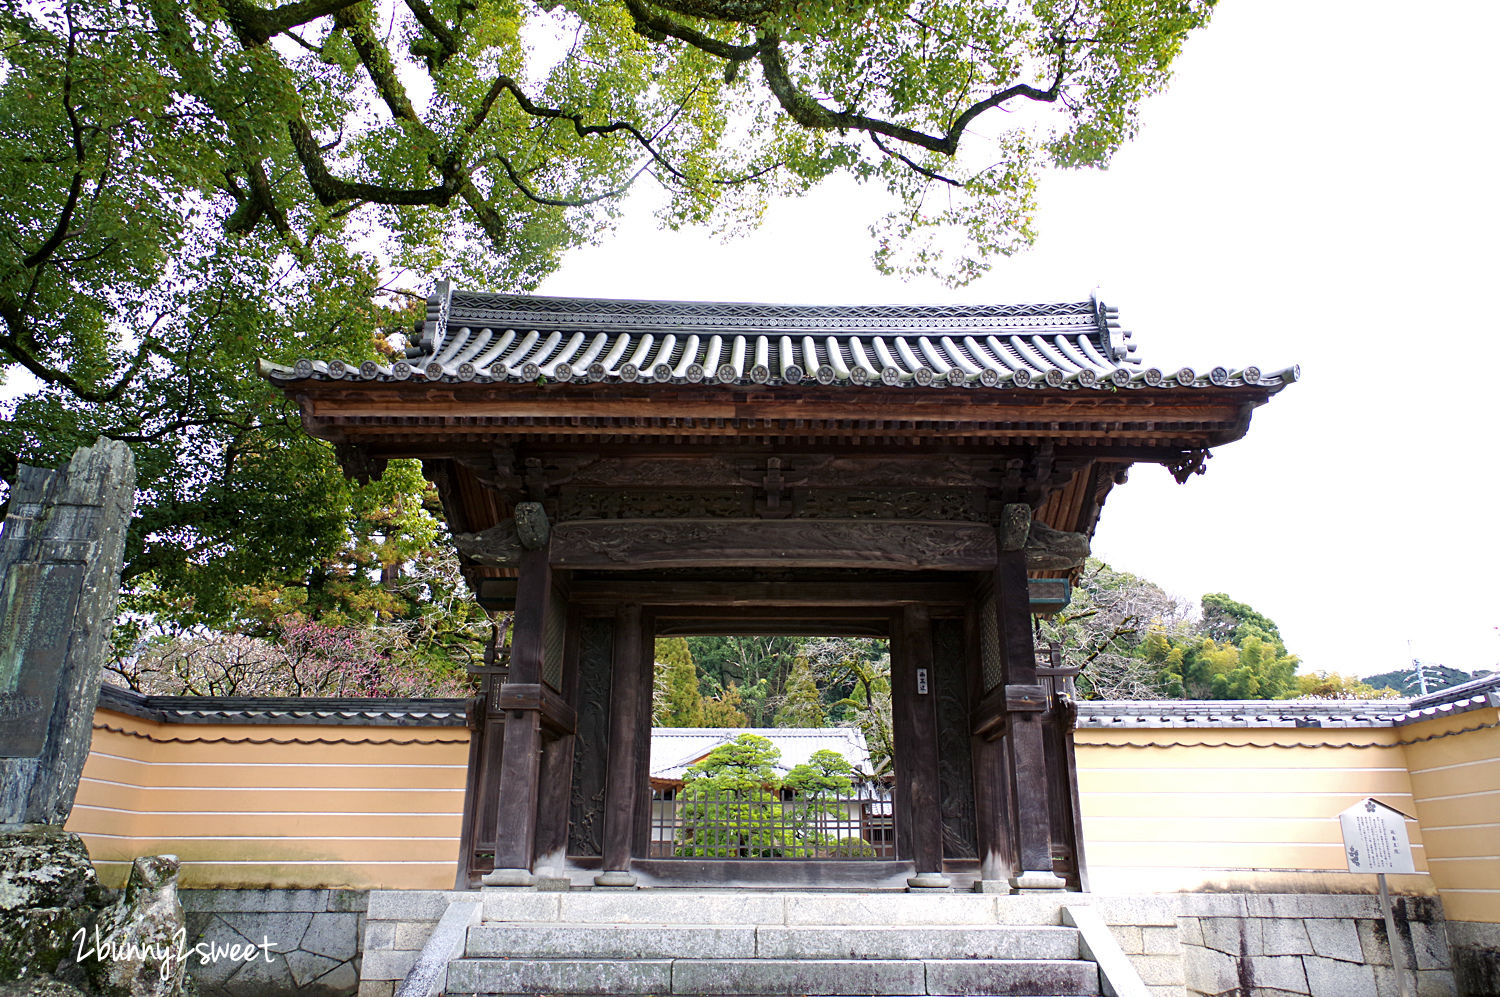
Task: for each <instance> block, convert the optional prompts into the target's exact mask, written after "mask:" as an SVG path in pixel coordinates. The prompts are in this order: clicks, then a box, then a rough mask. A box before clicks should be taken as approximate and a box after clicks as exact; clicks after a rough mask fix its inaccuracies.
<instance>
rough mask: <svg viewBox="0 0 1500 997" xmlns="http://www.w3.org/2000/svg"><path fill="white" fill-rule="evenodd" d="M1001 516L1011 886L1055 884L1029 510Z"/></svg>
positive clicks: (999, 586) (999, 575) (999, 609)
mask: <svg viewBox="0 0 1500 997" xmlns="http://www.w3.org/2000/svg"><path fill="white" fill-rule="evenodd" d="M1005 517H1006V523H1005V524H1003V525H1002V527H1001V531H1000V537H999V540H1000V543H999V547H1000V551H999V553H998V555H997V559H996V565H995V604H996V613H997V615H998V617H999V618H998V619H997V620H996V624H997V626H998V627H999V630H1000V660H1001V666H1002V669H1003V672H1004V675H1005V710H1006V714H1007V720H1008V723H1007V727H1006V736H1005V739H1004V744H1005V746H1006V749H1007V755H1008V756H1009V757H1008V761H1009V769H1010V776H1011V817H1012V820H1013V826H1014V828H1015V838H1016V853H1015V857H1016V859H1017V861H1018V863H1019V865H1020V871H1019V875H1017V876H1016V877H1015V878H1013V879H1012V881H1011V886H1012V887H1013V888H1014V889H1017V890H1034V889H1061V888H1063V887H1064V886H1065V885H1066V884H1065V883H1064V882H1063V880H1061V879H1060V878H1058V877H1057V876H1056V875H1055V874H1054V873H1053V871H1052V822H1051V819H1050V814H1049V810H1050V806H1049V803H1048V783H1049V780H1048V778H1047V758H1046V749H1045V745H1044V742H1043V736H1042V735H1043V732H1042V725H1041V715H1042V710H1044V709H1045V708H1046V705H1047V696H1046V691H1045V690H1044V689H1043V688H1042V686H1041V685H1040V683H1039V682H1038V679H1037V671H1036V648H1035V646H1034V644H1033V642H1032V635H1031V602H1030V594H1029V592H1028V590H1027V583H1026V551H1025V545H1026V537H1027V533H1028V531H1029V527H1030V518H1031V513H1030V509H1028V508H1027V507H1026V506H1021V505H1008V506H1006V507H1005ZM1021 521H1024V522H1021ZM1022 526H1024V527H1025V528H1021V527H1022Z"/></svg>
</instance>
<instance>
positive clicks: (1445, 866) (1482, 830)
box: [1401, 709, 1500, 923]
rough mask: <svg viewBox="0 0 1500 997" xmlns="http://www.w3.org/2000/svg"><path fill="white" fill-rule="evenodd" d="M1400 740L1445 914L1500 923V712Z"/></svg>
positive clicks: (1431, 725)
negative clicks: (1402, 742) (1402, 743)
mask: <svg viewBox="0 0 1500 997" xmlns="http://www.w3.org/2000/svg"><path fill="white" fill-rule="evenodd" d="M1401 738H1402V740H1404V741H1406V742H1407V744H1406V745H1405V748H1404V750H1405V752H1406V759H1407V764H1408V767H1409V771H1410V772H1411V785H1412V793H1413V796H1414V798H1415V806H1416V811H1415V815H1416V817H1417V818H1418V819H1420V820H1421V822H1422V832H1423V840H1424V841H1425V842H1426V844H1427V862H1428V864H1429V866H1430V867H1431V870H1432V879H1433V882H1434V883H1436V884H1437V888H1438V889H1439V890H1440V891H1441V892H1442V895H1443V910H1444V913H1445V914H1446V916H1447V918H1448V920H1450V921H1487V922H1490V923H1500V710H1496V709H1485V710H1471V711H1469V712H1467V713H1460V714H1458V715H1456V716H1449V717H1441V718H1438V719H1434V720H1426V721H1423V722H1422V723H1419V724H1412V725H1411V726H1408V727H1403V728H1401ZM1407 813H1412V811H1410V810H1408V811H1407Z"/></svg>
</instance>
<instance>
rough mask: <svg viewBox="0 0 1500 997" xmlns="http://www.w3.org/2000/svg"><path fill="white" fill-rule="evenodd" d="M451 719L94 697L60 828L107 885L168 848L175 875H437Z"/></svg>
mask: <svg viewBox="0 0 1500 997" xmlns="http://www.w3.org/2000/svg"><path fill="white" fill-rule="evenodd" d="M467 763H468V732H467V731H466V730H464V729H462V728H458V729H454V728H441V727H439V728H433V727H350V726H308V725H300V724H299V725H253V726H252V725H246V726H238V725H226V724H157V723H153V722H151V721H147V720H141V719H139V718H136V717H131V716H125V715H122V714H118V713H113V712H109V711H106V710H100V711H98V712H97V713H96V714H95V716H94V741H93V747H92V749H91V751H90V753H89V758H88V762H87V763H86V764H85V765H84V769H83V779H82V781H81V783H80V785H79V787H78V798H77V802H76V803H75V805H74V807H73V814H72V817H71V818H70V819H69V821H68V829H69V830H72V831H77V832H78V833H79V834H81V835H82V836H83V839H84V841H86V842H87V843H88V848H89V853H90V855H92V857H93V859H94V864H95V866H96V867H97V868H98V869H99V873H100V876H101V878H102V879H103V880H104V881H105V882H106V883H108V884H110V885H114V886H118V885H120V884H121V883H122V882H123V881H124V879H125V876H126V874H127V873H128V871H129V867H130V861H131V860H132V859H133V858H134V857H135V856H138V855H150V854H158V853H170V854H175V855H177V856H178V858H180V859H181V860H182V863H183V864H182V877H181V883H182V885H183V886H185V887H208V886H223V887H283V888H285V887H323V886H338V887H349V888H373V887H383V888H392V889H398V888H417V887H420V888H426V889H447V888H451V887H452V885H453V876H454V860H455V857H456V856H457V854H458V837H459V825H460V822H461V819H462V813H463V799H464V771H465V767H466V765H467Z"/></svg>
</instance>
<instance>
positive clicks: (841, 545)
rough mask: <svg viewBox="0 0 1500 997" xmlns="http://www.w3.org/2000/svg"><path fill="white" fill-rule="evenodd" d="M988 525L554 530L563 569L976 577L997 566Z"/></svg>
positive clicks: (727, 524)
mask: <svg viewBox="0 0 1500 997" xmlns="http://www.w3.org/2000/svg"><path fill="white" fill-rule="evenodd" d="M995 555H996V549H995V531H994V529H993V528H992V527H990V526H989V525H988V524H985V523H956V522H913V521H899V520H898V521H891V520H880V521H875V520H839V519H820V520H792V519H782V520H769V521H768V520H762V519H678V520H639V519H637V520H627V519H615V520H594V521H591V522H590V521H574V522H569V523H559V524H557V525H556V526H554V527H553V530H552V562H553V564H554V565H556V566H557V567H561V568H575V569H576V568H621V569H649V568H674V567H689V566H694V565H702V566H706V567H709V566H725V565H734V566H737V567H750V568H760V567H803V568H902V569H908V570H923V569H930V570H939V571H976V570H983V569H985V568H990V567H993V566H994V564H995Z"/></svg>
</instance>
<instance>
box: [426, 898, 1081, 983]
mask: <svg viewBox="0 0 1500 997" xmlns="http://www.w3.org/2000/svg"><path fill="white" fill-rule="evenodd" d="M482 903H483V909H482V915H481V917H480V920H479V922H478V923H476V924H472V925H471V926H469V927H468V930H467V938H466V940H465V941H464V943H463V949H462V954H461V955H460V956H459V957H458V958H456V959H453V960H452V961H451V962H449V963H448V965H447V975H446V985H445V986H444V988H443V990H444V992H445V993H446V994H448V995H450V997H459V995H468V994H475V995H480V994H483V995H500V994H558V995H562V994H629V995H646V994H653V995H677V994H697V995H752V994H753V995H774V997H783V995H817V994H844V995H872V997H873V995H887V994H892V995H894V994H902V995H916V994H941V995H958V994H995V995H1001V994H1018V995H1020V994H1030V995H1048V997H1058V995H1068V997H1078V995H1096V994H1099V993H1100V992H1101V991H1100V978H1099V969H1098V966H1097V965H1096V964H1095V963H1093V962H1091V961H1088V960H1087V959H1084V958H1082V957H1081V954H1080V942H1079V933H1078V931H1077V929H1075V928H1071V927H1063V926H1061V924H1060V923H1059V919H1058V910H1059V905H1058V902H1057V900H1047V899H1044V898H1041V897H1036V898H1031V897H997V896H993V895H985V894H938V895H918V894H899V893H759V894H746V893H732V892H727V891H726V892H684V891H678V890H673V891H663V892H660V893H657V892H648V891H631V892H621V893H614V892H603V891H586V892H585V891H578V892H571V893H560V894H548V893H534V892H511V891H495V890H487V891H485V895H484V897H483V900H482Z"/></svg>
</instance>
